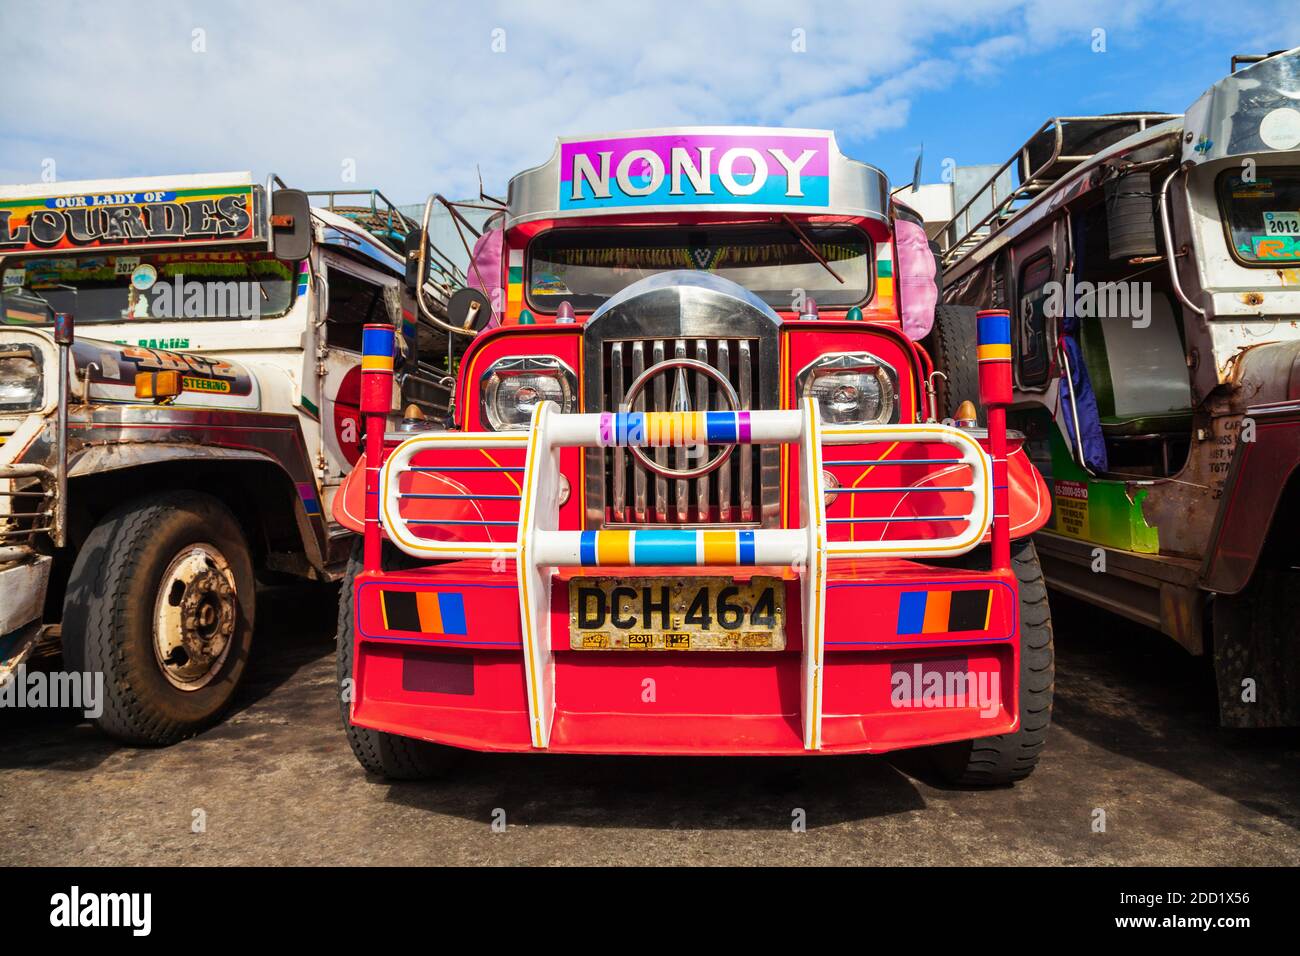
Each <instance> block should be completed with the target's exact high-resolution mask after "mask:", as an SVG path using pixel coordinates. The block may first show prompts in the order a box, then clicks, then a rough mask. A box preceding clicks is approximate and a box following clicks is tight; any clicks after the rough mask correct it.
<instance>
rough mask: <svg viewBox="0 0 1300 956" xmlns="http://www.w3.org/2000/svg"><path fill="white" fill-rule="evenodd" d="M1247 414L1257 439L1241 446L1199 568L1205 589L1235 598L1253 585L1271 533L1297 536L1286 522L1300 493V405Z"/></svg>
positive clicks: (1273, 406) (1289, 403) (1262, 407)
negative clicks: (1265, 544)
mask: <svg viewBox="0 0 1300 956" xmlns="http://www.w3.org/2000/svg"><path fill="white" fill-rule="evenodd" d="M1246 414H1247V415H1248V416H1249V417H1250V418H1252V419H1254V421H1255V440H1254V441H1239V442H1237V447H1236V450H1235V451H1234V452H1233V456H1232V465H1231V467H1230V468H1229V470H1228V478H1227V481H1226V482H1225V483H1224V486H1223V495H1222V498H1221V499H1220V505H1219V512H1218V514H1217V515H1215V518H1214V527H1213V528H1212V529H1211V531H1210V540H1209V544H1208V546H1207V547H1206V549H1205V561H1204V563H1203V565H1202V566H1201V586H1202V587H1204V588H1206V589H1207V590H1210V591H1214V592H1216V593H1218V594H1237V593H1239V592H1240V591H1241V590H1242V589H1243V588H1245V587H1246V585H1247V584H1249V583H1250V579H1251V576H1252V575H1253V574H1254V573H1255V566H1256V565H1257V564H1258V563H1259V557H1260V553H1261V552H1262V551H1263V548H1264V542H1265V540H1266V539H1267V538H1268V534H1269V531H1270V530H1271V529H1273V528H1275V527H1278V528H1283V533H1284V534H1292V533H1293V529H1291V528H1284V525H1283V523H1284V522H1287V521H1289V520H1290V519H1289V517H1288V516H1293V515H1294V514H1295V510H1294V508H1295V507H1296V505H1295V493H1296V491H1298V490H1300V401H1287V402H1275V403H1272V404H1270V405H1257V406H1254V407H1252V408H1248V409H1247V410H1246ZM1288 496H1290V497H1289V498H1288ZM1288 506H1289V508H1288Z"/></svg>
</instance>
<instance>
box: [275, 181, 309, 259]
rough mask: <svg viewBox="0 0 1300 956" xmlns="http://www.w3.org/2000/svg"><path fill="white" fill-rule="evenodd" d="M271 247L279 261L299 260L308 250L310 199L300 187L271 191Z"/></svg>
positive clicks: (304, 256) (305, 255) (303, 257)
mask: <svg viewBox="0 0 1300 956" xmlns="http://www.w3.org/2000/svg"><path fill="white" fill-rule="evenodd" d="M271 249H272V250H273V251H274V252H275V257H276V258H277V259H279V260H281V261H282V262H301V261H302V260H303V259H306V258H307V255H308V253H310V252H311V200H310V199H309V198H308V197H307V194H306V193H305V192H303V191H302V190H301V189H277V190H276V191H275V192H273V193H271Z"/></svg>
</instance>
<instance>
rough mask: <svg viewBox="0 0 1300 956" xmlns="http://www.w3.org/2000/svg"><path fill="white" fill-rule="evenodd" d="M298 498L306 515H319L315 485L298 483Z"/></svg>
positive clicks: (318, 502)
mask: <svg viewBox="0 0 1300 956" xmlns="http://www.w3.org/2000/svg"><path fill="white" fill-rule="evenodd" d="M298 497H299V498H301V499H302V507H303V510H304V511H306V512H307V514H309V515H318V514H320V499H319V498H317V497H316V486H315V485H313V484H311V483H309V482H305V481H301V482H298Z"/></svg>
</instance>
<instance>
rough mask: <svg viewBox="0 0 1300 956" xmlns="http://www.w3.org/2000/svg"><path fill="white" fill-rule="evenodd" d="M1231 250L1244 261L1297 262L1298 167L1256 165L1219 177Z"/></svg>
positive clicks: (1264, 263) (1299, 225)
mask: <svg viewBox="0 0 1300 956" xmlns="http://www.w3.org/2000/svg"><path fill="white" fill-rule="evenodd" d="M1219 201H1220V203H1221V204H1222V206H1223V218H1224V224H1225V225H1226V226H1227V229H1228V237H1229V239H1231V245H1232V252H1233V255H1235V256H1236V257H1237V259H1238V261H1240V262H1242V263H1245V264H1246V265H1262V266H1273V267H1276V266H1277V265H1278V263H1287V264H1295V263H1296V262H1300V169H1298V168H1296V167H1294V166H1293V167H1289V168H1282V167H1278V166H1272V167H1269V166H1260V167H1258V168H1257V169H1255V174H1254V175H1253V176H1251V177H1247V176H1245V175H1244V174H1243V173H1240V172H1228V173H1224V174H1223V175H1222V176H1221V177H1220V178H1219Z"/></svg>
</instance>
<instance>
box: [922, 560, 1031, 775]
mask: <svg viewBox="0 0 1300 956" xmlns="http://www.w3.org/2000/svg"><path fill="white" fill-rule="evenodd" d="M1011 566H1012V568H1013V569H1014V570H1015V572H1016V582H1017V585H1018V588H1019V591H1020V695H1019V697H1020V726H1019V728H1018V729H1017V730H1016V731H1015V733H1010V734H999V735H998V736H996V737H980V738H977V739H975V740H963V741H960V742H958V743H953V744H943V745H941V746H938V747H933V748H931V751H930V754H931V757H932V759H933V762H934V767H935V769H936V770H937V771H938V773H939V774H940V776H942V777H943V778H944V779H945V780H946V781H948V782H949V783H952V784H955V785H957V786H960V787H999V786H1006V785H1007V784H1011V783H1015V782H1016V781H1017V780H1023V779H1025V778H1026V777H1028V776H1029V775H1030V774H1031V773H1033V772H1034V768H1035V767H1036V766H1038V758H1039V756H1040V755H1041V754H1042V752H1043V746H1044V744H1046V742H1047V730H1048V727H1049V726H1051V723H1052V691H1053V688H1054V686H1055V684H1054V678H1055V658H1054V655H1053V649H1052V612H1051V609H1050V608H1049V607H1048V604H1047V585H1046V583H1045V582H1044V581H1043V570H1042V567H1041V566H1040V565H1039V563H1038V552H1037V550H1035V548H1034V543H1033V541H1032V540H1030V539H1029V538H1024V539H1021V540H1019V541H1013V542H1011Z"/></svg>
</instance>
